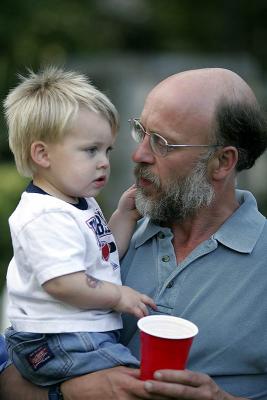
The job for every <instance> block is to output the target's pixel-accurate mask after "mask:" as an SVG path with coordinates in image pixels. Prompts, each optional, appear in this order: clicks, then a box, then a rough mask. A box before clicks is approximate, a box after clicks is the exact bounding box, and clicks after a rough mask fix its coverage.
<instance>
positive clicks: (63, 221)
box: [18, 212, 85, 285]
mask: <svg viewBox="0 0 267 400" xmlns="http://www.w3.org/2000/svg"><path fill="white" fill-rule="evenodd" d="M18 241H19V247H20V248H21V249H22V251H23V258H24V260H25V265H26V269H28V271H27V272H28V274H29V275H30V274H31V273H33V274H34V275H35V277H36V279H37V281H38V282H39V283H40V284H41V285H42V284H43V283H44V282H46V281H48V280H50V279H53V278H56V277H58V276H61V275H66V274H70V273H74V272H78V271H82V270H84V269H85V268H84V252H85V238H84V235H83V232H82V230H81V228H80V226H79V224H78V223H77V221H76V220H75V218H74V217H73V216H72V215H71V214H69V213H67V212H46V213H43V214H42V215H40V216H38V218H35V219H34V220H32V221H31V222H30V223H28V224H27V226H26V227H24V229H23V231H21V232H20V234H19V237H18ZM18 256H19V252H18Z"/></svg>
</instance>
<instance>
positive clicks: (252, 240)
mask: <svg viewBox="0 0 267 400" xmlns="http://www.w3.org/2000/svg"><path fill="white" fill-rule="evenodd" d="M236 196H237V200H238V202H239V204H240V207H239V208H238V209H237V210H236V211H235V212H234V213H233V214H232V215H231V216H230V217H229V218H228V219H227V220H226V221H225V222H224V223H223V225H222V226H221V227H220V228H219V229H218V231H217V232H216V233H215V234H214V235H213V239H215V240H217V241H218V242H220V243H221V244H223V245H224V246H226V247H229V248H230V249H233V250H235V251H239V252H241V253H251V252H252V250H253V248H254V246H255V244H256V242H257V240H258V238H259V236H260V234H261V232H262V230H263V227H264V225H265V222H266V218H265V217H264V216H263V215H262V214H261V213H260V212H259V211H258V208H257V202H256V199H255V197H254V196H253V195H252V194H251V193H250V192H248V191H245V190H236ZM159 232H163V233H165V235H170V232H171V231H170V229H169V228H165V227H161V226H159V225H155V224H153V222H151V221H150V219H149V218H148V217H146V218H142V219H141V220H140V221H139V222H138V228H137V230H136V232H135V234H134V236H135V247H136V248H137V247H139V246H141V245H142V244H144V243H145V242H146V241H148V240H149V239H151V238H152V237H153V236H156V235H157V234H159Z"/></svg>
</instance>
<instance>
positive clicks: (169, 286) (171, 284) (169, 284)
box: [167, 281, 174, 289]
mask: <svg viewBox="0 0 267 400" xmlns="http://www.w3.org/2000/svg"><path fill="white" fill-rule="evenodd" d="M173 284H174V282H173V281H170V282H169V283H168V285H167V289H170V288H172V287H173Z"/></svg>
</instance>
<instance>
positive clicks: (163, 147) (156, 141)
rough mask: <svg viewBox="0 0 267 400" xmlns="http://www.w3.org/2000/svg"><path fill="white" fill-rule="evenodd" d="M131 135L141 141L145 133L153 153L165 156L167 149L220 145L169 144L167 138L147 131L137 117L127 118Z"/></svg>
mask: <svg viewBox="0 0 267 400" xmlns="http://www.w3.org/2000/svg"><path fill="white" fill-rule="evenodd" d="M129 123H130V126H131V135H132V138H133V139H134V141H135V142H136V143H142V142H143V140H144V138H145V135H148V137H149V143H150V146H151V150H152V151H153V153H154V154H156V155H158V156H161V157H165V156H166V155H167V154H168V152H169V151H171V150H174V149H181V148H187V147H221V145H219V144H169V143H168V142H167V140H166V139H165V138H164V137H162V136H161V135H159V134H158V133H156V132H147V131H146V130H145V128H144V127H143V125H142V124H141V122H140V120H139V119H138V118H131V119H129Z"/></svg>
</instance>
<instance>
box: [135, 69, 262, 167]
mask: <svg viewBox="0 0 267 400" xmlns="http://www.w3.org/2000/svg"><path fill="white" fill-rule="evenodd" d="M142 119H144V122H145V123H150V122H152V123H153V124H154V121H156V122H155V123H156V124H157V125H158V124H159V125H160V122H159V121H160V119H161V120H162V121H163V122H162V125H161V126H164V120H165V121H170V120H171V121H172V126H170V127H169V129H171V128H173V129H174V127H175V126H176V129H177V131H179V129H183V130H184V132H188V133H190V134H192V135H194V134H195V137H198V136H200V135H202V138H204V139H203V140H209V141H210V142H211V141H213V142H214V139H216V141H217V142H219V143H220V144H222V145H232V146H235V147H237V148H238V150H239V157H240V159H239V163H238V165H237V170H241V169H244V168H250V167H251V166H252V165H253V164H254V162H255V160H256V159H257V158H258V157H259V155H261V154H262V153H263V151H264V150H265V148H266V146H267V125H266V121H265V118H264V116H263V114H262V112H261V111H260V107H259V105H258V102H257V99H256V97H255V95H254V93H253V91H252V89H251V88H250V87H249V86H248V84H247V83H246V82H245V81H244V80H243V79H242V78H241V77H240V76H239V75H237V74H236V73H234V72H232V71H230V70H227V69H223V68H204V69H197V70H189V71H184V72H181V73H177V74H174V75H171V76H170V77H168V78H166V79H164V80H163V81H161V82H160V83H159V84H158V85H156V86H155V87H154V89H153V90H152V91H151V92H150V94H149V95H148V97H147V100H146V103H145V107H144V111H143V113H142ZM228 122H230V124H229V123H228ZM165 125H166V122H165ZM151 128H152V127H151ZM205 135H206V136H205ZM252 146H253V149H252ZM254 150H255V151H254ZM252 153H253V154H252Z"/></svg>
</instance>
